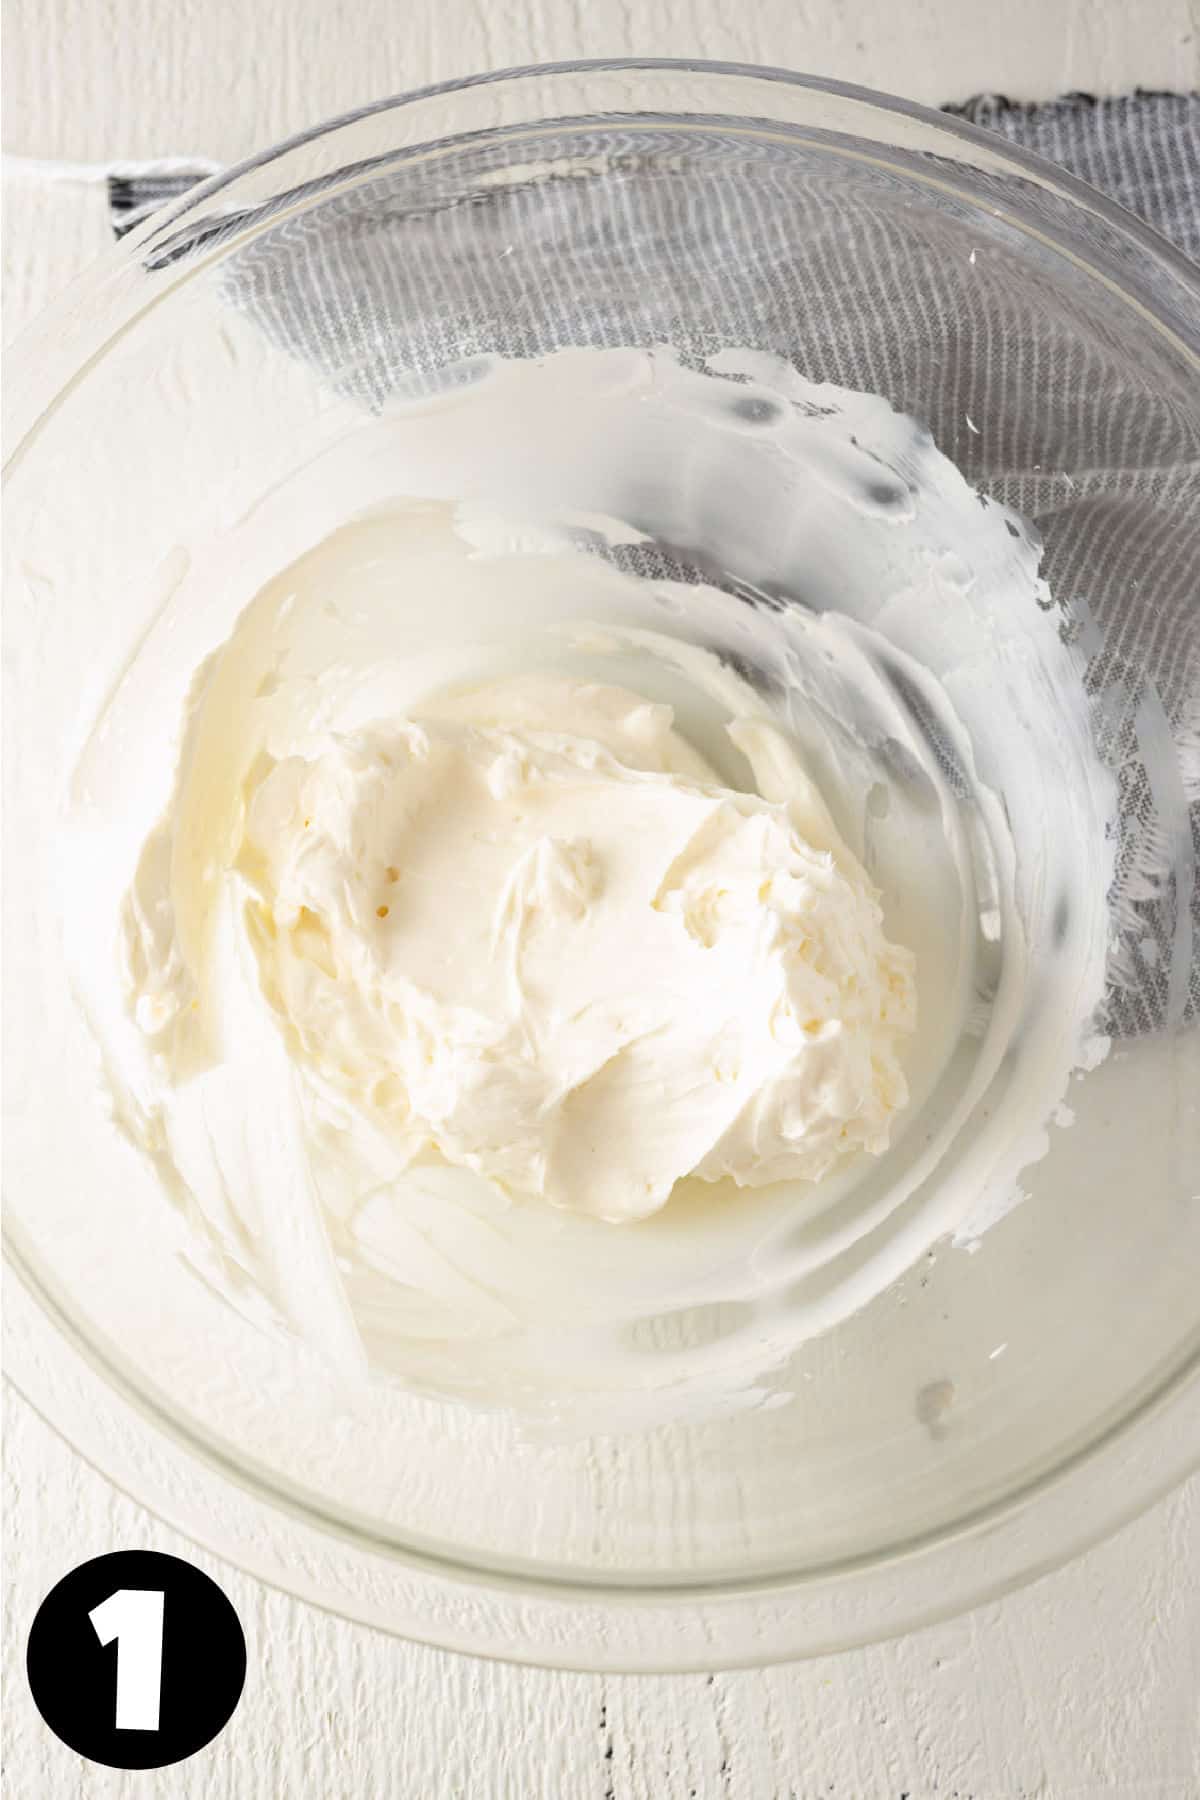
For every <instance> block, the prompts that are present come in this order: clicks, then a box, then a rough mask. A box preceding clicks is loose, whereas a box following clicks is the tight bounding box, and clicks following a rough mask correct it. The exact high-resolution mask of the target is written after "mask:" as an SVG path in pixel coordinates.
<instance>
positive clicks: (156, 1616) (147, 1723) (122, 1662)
mask: <svg viewBox="0 0 1200 1800" xmlns="http://www.w3.org/2000/svg"><path fill="white" fill-rule="evenodd" d="M88 1618H89V1619H90V1620H91V1621H92V1624H93V1626H94V1627H95V1631H96V1636H97V1637H98V1638H99V1639H100V1642H101V1643H102V1644H111V1643H112V1641H113V1639H114V1638H116V1639H117V1730H118V1731H157V1730H158V1705H159V1699H160V1697H161V1693H162V1639H163V1596H162V1594H161V1593H160V1592H158V1591H157V1590H152V1589H147V1588H118V1589H117V1591H116V1593H115V1594H110V1595H109V1597H108V1599H107V1600H105V1601H103V1602H102V1603H101V1604H100V1605H99V1606H94V1607H93V1608H92V1610H91V1612H90V1613H89V1614H88Z"/></svg>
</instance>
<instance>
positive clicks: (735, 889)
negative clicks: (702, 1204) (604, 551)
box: [235, 675, 915, 1221]
mask: <svg viewBox="0 0 1200 1800" xmlns="http://www.w3.org/2000/svg"><path fill="white" fill-rule="evenodd" d="M727 729H728V730H729V733H730V736H731V737H732V739H733V741H734V743H735V744H736V745H737V746H738V748H739V749H741V750H742V751H743V753H744V754H745V755H746V757H747V758H748V759H749V763H750V766H751V768H752V770H753V772H754V778H755V784H756V786H757V788H758V790H759V791H758V792H757V793H743V792H739V791H735V790H734V789H732V788H730V787H728V786H725V785H723V784H722V783H721V781H720V780H719V778H718V777H717V776H716V774H715V772H714V771H713V769H712V768H711V767H710V765H709V764H708V763H707V762H706V761H705V760H704V759H703V758H702V757H700V756H699V755H698V754H697V752H696V751H695V750H693V749H692V748H691V747H690V746H689V745H688V744H687V742H686V741H685V740H684V738H683V737H682V736H681V735H680V734H679V732H678V731H677V730H676V729H675V726H674V719H673V713H672V709H671V708H670V707H669V706H666V705H662V704H654V703H649V702H647V701H645V700H643V699H641V698H640V697H639V696H637V695H636V694H633V693H631V692H628V691H626V690H624V689H621V688H617V687H606V686H600V685H595V684H588V683H581V682H578V681H574V680H571V679H569V678H567V677H563V676H555V675H542V676H527V677H520V678H512V679H508V680H501V681H496V682H492V683H490V684H488V685H487V686H485V687H482V688H477V689H475V690H472V691H467V692H463V693H460V694H458V695H456V696H450V697H447V698H444V699H442V700H440V701H438V702H436V703H430V704H428V705H427V706H425V707H424V708H422V709H421V710H420V711H419V712H417V713H414V714H413V715H411V716H409V717H408V718H405V719H401V720H397V721H390V720H389V721H381V722H379V723H377V724H375V725H373V726H370V727H369V728H366V729H362V730H357V731H354V732H352V733H346V734H338V735H329V736H327V737H326V738H324V739H323V740H321V741H319V742H318V743H317V744H316V745H314V746H313V747H312V748H311V751H310V752H306V754H304V755H291V756H287V757H285V758H283V759H282V760H278V761H276V760H272V759H271V758H269V757H266V756H263V757H261V758H260V759H259V760H258V762H257V763H256V764H255V766H254V768H253V770H252V772H251V775H250V778H249V781H248V784H247V788H246V793H245V809H244V814H243V820H244V823H243V829H242V838H241V842H240V845H239V847H238V849H237V854H236V862H235V868H236V871H237V872H238V874H239V875H240V877H241V878H242V880H243V882H244V884H245V896H246V897H245V911H244V919H245V926H246V932H247V937H248V941H249V943H250V945H251V947H252V950H253V956H254V959H255V961H256V964H257V973H258V981H259V985H260V987H261V992H262V994H263V996H264V997H265V999H266V1001H267V1003H268V1004H269V1006H270V1008H271V1010H272V1012H273V1014H274V1016H275V1018H276V1020H277V1022H278V1024H279V1025H280V1026H281V1027H282V1031H283V1036H284V1041H285V1044H286V1046H287V1048H288V1051H289V1053H290V1056H291V1058H292V1059H293V1061H294V1063H295V1064H296V1065H298V1067H299V1068H301V1069H302V1070H304V1071H306V1072H307V1073H308V1074H309V1075H310V1076H311V1077H312V1078H314V1079H315V1081H316V1083H317V1085H318V1086H319V1087H323V1088H325V1090H326V1091H327V1092H328V1091H330V1090H332V1091H333V1092H335V1093H337V1094H339V1095H340V1096H341V1097H342V1098H343V1099H344V1100H345V1101H347V1102H349V1103H350V1104H351V1105H352V1106H353V1107H354V1108H355V1110H360V1111H362V1112H365V1113H366V1114H367V1115H369V1117H370V1119H371V1122H372V1123H373V1124H374V1125H375V1126H377V1127H379V1128H382V1130H383V1131H384V1132H385V1133H386V1134H387V1136H388V1138H389V1139H390V1140H391V1142H392V1144H393V1146H395V1148H396V1149H397V1150H398V1151H399V1153H400V1156H401V1159H402V1161H404V1162H410V1161H415V1160H417V1159H419V1158H423V1157H424V1158H428V1157H429V1155H430V1154H433V1155H435V1156H436V1155H440V1156H441V1157H442V1158H444V1159H446V1161H448V1162H450V1163H451V1164H455V1165H459V1166H462V1167H466V1168H468V1169H471V1170H474V1171H476V1172H477V1173H479V1174H480V1175H482V1176H484V1177H486V1178H489V1179H490V1180H492V1181H493V1182H496V1183H499V1184H500V1185H501V1186H502V1187H503V1188H504V1189H506V1190H508V1191H509V1192H512V1193H515V1194H520V1195H529V1196H538V1197H540V1198H541V1199H543V1200H545V1201H548V1202H549V1203H550V1204H552V1205H554V1206H558V1207H565V1208H570V1209H574V1210H577V1211H580V1212H584V1213H589V1214H592V1215H594V1216H597V1217H600V1218H603V1219H609V1220H614V1221H616V1220H633V1219H639V1218H643V1217H645V1216H646V1215H647V1214H650V1213H652V1212H654V1211H655V1210H656V1209H657V1208H659V1207H661V1206H662V1205H663V1204H664V1203H665V1202H666V1200H667V1199H668V1197H669V1195H670V1193H671V1190H672V1188H673V1187H674V1185H675V1183H676V1182H677V1181H679V1180H680V1179H681V1178H682V1177H684V1176H688V1175H694V1176H698V1177H700V1178H701V1179H703V1180H706V1181H715V1180H718V1179H720V1178H722V1177H725V1176H729V1177H732V1178H733V1180H734V1181H735V1182H737V1183H739V1184H743V1185H755V1186H757V1185H760V1184H764V1183H767V1182H774V1181H779V1180H783V1179H787V1178H794V1177H802V1178H806V1179H809V1180H816V1179H818V1178H819V1177H821V1176H822V1175H824V1174H825V1173H826V1172H827V1171H829V1170H830V1169H831V1168H833V1166H834V1165H835V1164H836V1163H838V1162H839V1161H840V1159H842V1158H843V1157H845V1156H848V1155H850V1154H852V1153H854V1152H856V1151H860V1150H868V1151H872V1152H878V1151H881V1150H882V1149H884V1148H885V1146H886V1144H887V1141H888V1136H889V1129H890V1126H891V1123H892V1120H893V1119H894V1117H895V1115H896V1113H897V1112H898V1111H899V1110H900V1109H901V1108H902V1107H903V1106H904V1104H905V1102H906V1099H907V1092H906V1087H905V1081H904V1076H903V1073H902V1070H901V1066H900V1061H899V1057H898V1047H899V1044H900V1042H901V1040H902V1039H903V1038H904V1036H905V1035H906V1034H907V1033H909V1032H911V1031H912V1030H913V1028H914V1024H915V995H914V986H913V959H912V957H911V955H910V954H909V952H908V951H906V950H904V949H901V948H899V947H897V946H896V945H894V944H891V943H889V942H888V940H887V938H886V937H885V936H884V931H883V925H882V917H881V912H880V907H879V904H878V899H877V896H876V893H875V891H874V889H873V888H872V886H871V884H870V882H869V880H868V879H867V877H866V875H865V873H864V872H863V870H862V869H861V868H860V867H859V865H858V864H857V863H856V861H855V860H854V858H853V857H852V855H851V854H850V852H849V851H848V850H847V849H846V848H845V846H844V845H842V844H841V843H840V841H839V840H838V838H837V834H836V831H835V830H834V827H833V825H832V822H831V821H830V819H829V816H828V814H827V813H826V811H825V809H824V806H823V804H822V803H821V801H820V799H819V797H818V796H817V795H816V794H815V792H814V790H813V789H812V787H811V784H809V783H808V781H807V779H806V777H805V775H804V773H803V770H802V769H801V768H800V766H799V764H798V762H797V761H796V759H795V756H794V753H793V752H792V750H791V747H790V745H789V744H788V742H787V740H786V739H785V738H784V737H783V736H782V735H781V734H780V733H779V732H777V731H776V730H775V728H774V727H773V726H772V725H771V724H770V723H769V722H768V721H766V720H765V719H762V718H757V719H745V720H741V721H737V722H735V723H734V724H732V725H730V726H729V727H728V728H727Z"/></svg>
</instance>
